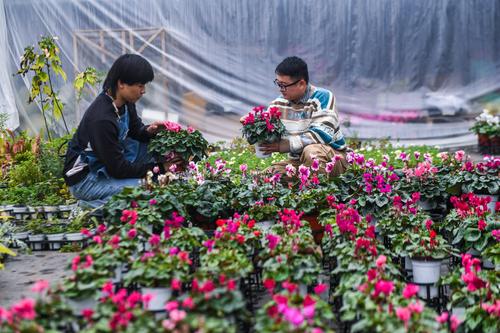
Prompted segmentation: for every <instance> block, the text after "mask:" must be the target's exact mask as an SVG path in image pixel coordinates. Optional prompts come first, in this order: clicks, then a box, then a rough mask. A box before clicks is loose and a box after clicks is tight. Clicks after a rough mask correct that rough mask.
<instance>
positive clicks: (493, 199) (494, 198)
mask: <svg viewBox="0 0 500 333" xmlns="http://www.w3.org/2000/svg"><path fill="white" fill-rule="evenodd" d="M475 195H476V196H477V197H480V198H486V197H490V198H491V201H490V203H489V204H488V209H489V210H490V211H491V212H493V213H494V212H495V204H496V202H497V201H498V198H497V196H496V195H489V194H475Z"/></svg>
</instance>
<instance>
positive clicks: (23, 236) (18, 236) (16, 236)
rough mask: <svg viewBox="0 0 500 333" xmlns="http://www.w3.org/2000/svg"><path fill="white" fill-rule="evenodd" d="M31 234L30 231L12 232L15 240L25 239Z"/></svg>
mask: <svg viewBox="0 0 500 333" xmlns="http://www.w3.org/2000/svg"><path fill="white" fill-rule="evenodd" d="M29 234H30V232H29V231H21V232H15V233H13V234H12V238H13V239H15V240H20V241H24V240H26V239H28V236H29Z"/></svg>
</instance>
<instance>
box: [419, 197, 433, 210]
mask: <svg viewBox="0 0 500 333" xmlns="http://www.w3.org/2000/svg"><path fill="white" fill-rule="evenodd" d="M418 206H419V207H420V209H422V210H425V211H428V210H432V209H434V208H435V207H436V203H435V202H433V201H430V200H419V201H418Z"/></svg>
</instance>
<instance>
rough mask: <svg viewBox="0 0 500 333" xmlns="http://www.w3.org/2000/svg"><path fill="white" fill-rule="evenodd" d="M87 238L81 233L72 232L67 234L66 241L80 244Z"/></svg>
mask: <svg viewBox="0 0 500 333" xmlns="http://www.w3.org/2000/svg"><path fill="white" fill-rule="evenodd" d="M84 238H85V236H84V235H83V234H81V233H79V232H72V233H69V234H66V240H67V241H68V242H78V241H82V240H83V239H84Z"/></svg>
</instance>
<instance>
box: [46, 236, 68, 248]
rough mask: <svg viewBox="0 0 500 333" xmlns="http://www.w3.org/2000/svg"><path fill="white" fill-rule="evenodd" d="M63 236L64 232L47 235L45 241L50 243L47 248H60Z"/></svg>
mask: <svg viewBox="0 0 500 333" xmlns="http://www.w3.org/2000/svg"><path fill="white" fill-rule="evenodd" d="M63 238H64V233H60V234H50V235H47V241H48V242H49V243H50V244H49V248H50V249H51V250H59V249H60V248H61V242H62V241H63Z"/></svg>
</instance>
